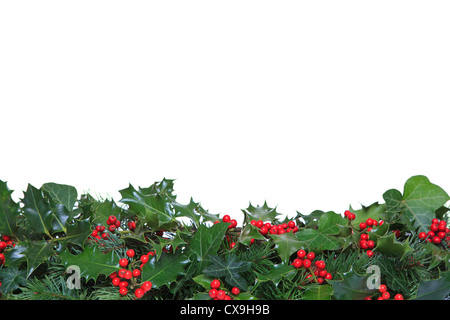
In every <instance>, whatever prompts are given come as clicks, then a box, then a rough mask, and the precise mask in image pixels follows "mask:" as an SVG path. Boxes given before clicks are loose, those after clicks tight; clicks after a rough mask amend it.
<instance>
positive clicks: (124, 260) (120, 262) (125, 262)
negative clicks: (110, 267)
mask: <svg viewBox="0 0 450 320" xmlns="http://www.w3.org/2000/svg"><path fill="white" fill-rule="evenodd" d="M119 265H120V266H121V267H123V268H125V267H126V266H128V260H127V259H120V260H119Z"/></svg>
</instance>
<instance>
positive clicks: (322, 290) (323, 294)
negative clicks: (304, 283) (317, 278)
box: [302, 284, 333, 300]
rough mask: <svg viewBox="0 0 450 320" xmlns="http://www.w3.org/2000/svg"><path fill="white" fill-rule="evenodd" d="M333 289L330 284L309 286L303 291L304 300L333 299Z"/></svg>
mask: <svg viewBox="0 0 450 320" xmlns="http://www.w3.org/2000/svg"><path fill="white" fill-rule="evenodd" d="M332 293H333V289H332V288H331V286H330V285H328V284H327V285H315V286H310V287H307V288H306V290H305V292H304V293H303V296H302V297H303V299H304V300H331V294H332Z"/></svg>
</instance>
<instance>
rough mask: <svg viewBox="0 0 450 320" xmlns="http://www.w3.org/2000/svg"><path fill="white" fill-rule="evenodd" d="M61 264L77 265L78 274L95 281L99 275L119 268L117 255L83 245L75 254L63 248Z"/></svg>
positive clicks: (107, 273)
mask: <svg viewBox="0 0 450 320" xmlns="http://www.w3.org/2000/svg"><path fill="white" fill-rule="evenodd" d="M60 258H61V261H62V264H63V265H64V266H65V267H66V268H68V267H69V266H78V267H79V268H80V276H81V277H84V278H86V280H87V281H88V280H89V279H94V280H95V281H97V278H98V276H99V275H101V274H103V275H106V276H107V275H110V274H111V273H113V272H115V271H117V270H118V269H119V267H120V266H119V257H118V256H117V255H116V254H115V253H114V251H110V252H107V253H103V252H101V251H100V250H99V249H97V248H95V247H85V248H84V250H83V252H81V253H80V254H77V255H73V254H71V253H70V252H69V251H68V250H65V251H64V252H63V253H62V254H61V255H60Z"/></svg>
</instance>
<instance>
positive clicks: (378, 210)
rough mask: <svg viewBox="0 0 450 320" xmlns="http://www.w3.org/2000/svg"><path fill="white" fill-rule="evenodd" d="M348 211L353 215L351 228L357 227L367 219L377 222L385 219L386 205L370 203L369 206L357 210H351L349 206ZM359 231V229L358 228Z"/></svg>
mask: <svg viewBox="0 0 450 320" xmlns="http://www.w3.org/2000/svg"><path fill="white" fill-rule="evenodd" d="M350 211H351V212H353V213H354V214H355V216H356V217H355V220H352V222H351V223H352V225H353V226H359V224H360V223H361V222H366V220H367V219H369V218H371V219H373V220H376V221H379V220H384V219H385V211H386V204H379V203H378V202H375V203H372V204H371V205H370V206H368V207H366V206H361V209H359V210H353V208H352V207H351V206H350ZM358 229H359V228H358Z"/></svg>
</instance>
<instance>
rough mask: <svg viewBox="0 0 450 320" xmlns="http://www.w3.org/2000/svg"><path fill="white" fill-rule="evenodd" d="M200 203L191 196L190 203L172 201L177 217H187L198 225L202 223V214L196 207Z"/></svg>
mask: <svg viewBox="0 0 450 320" xmlns="http://www.w3.org/2000/svg"><path fill="white" fill-rule="evenodd" d="M198 205H199V204H198V203H196V202H194V200H193V199H192V198H191V200H190V201H189V203H188V204H186V205H184V204H180V203H178V202H176V201H172V206H173V208H174V210H175V217H177V218H179V217H186V218H189V219H191V220H192V222H194V224H195V225H196V226H198V225H199V224H200V218H201V215H200V214H199V213H197V211H196V209H197V207H198Z"/></svg>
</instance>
